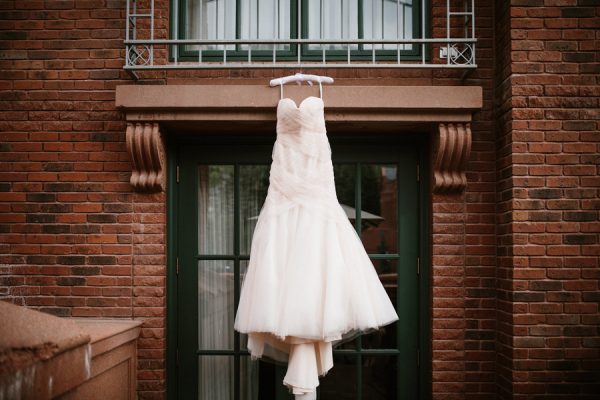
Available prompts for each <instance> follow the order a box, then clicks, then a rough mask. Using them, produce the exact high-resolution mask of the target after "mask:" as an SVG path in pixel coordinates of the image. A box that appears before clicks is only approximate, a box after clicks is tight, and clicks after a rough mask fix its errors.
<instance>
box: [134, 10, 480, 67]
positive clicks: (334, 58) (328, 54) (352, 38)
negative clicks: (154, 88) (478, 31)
mask: <svg viewBox="0 0 600 400" xmlns="http://www.w3.org/2000/svg"><path fill="white" fill-rule="evenodd" d="M154 3H155V0H128V1H127V13H126V40H125V45H126V60H125V69H126V70H128V71H136V70H143V69H197V68H273V67H283V68H298V67H302V68H311V67H314V68H348V67H350V68H380V67H384V68H407V67H409V68H415V67H417V68H475V67H476V63H475V43H476V41H477V40H476V38H475V11H474V0H447V2H446V7H438V6H436V8H435V11H436V12H435V13H431V12H430V0H332V1H325V0H171V4H170V9H169V10H168V11H167V10H157V9H156V8H155V4H154ZM157 4H158V3H157ZM432 14H433V15H432ZM166 15H168V24H169V27H170V29H169V32H171V33H170V35H171V36H170V38H168V39H167V38H166V37H164V35H165V34H166V33H167V31H166V29H164V28H165V26H162V25H164V23H165V22H166V20H165V16H166ZM433 18H435V20H433ZM159 21H160V22H159ZM431 26H437V27H439V28H437V29H436V30H435V36H436V37H435V38H433V37H432V35H430V33H429V32H430V30H431V29H430V27H431ZM159 27H160V28H161V29H158V28H159ZM161 36H163V37H162V38H161ZM165 49H166V50H167V51H166V52H165V51H164V50H165Z"/></svg>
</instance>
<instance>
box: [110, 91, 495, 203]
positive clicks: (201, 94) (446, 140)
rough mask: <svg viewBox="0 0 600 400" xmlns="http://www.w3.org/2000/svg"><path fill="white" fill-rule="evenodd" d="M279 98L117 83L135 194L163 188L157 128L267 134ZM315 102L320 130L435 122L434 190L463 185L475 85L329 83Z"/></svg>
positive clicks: (298, 94)
mask: <svg viewBox="0 0 600 400" xmlns="http://www.w3.org/2000/svg"><path fill="white" fill-rule="evenodd" d="M318 94H319V88H318V86H316V87H315V86H313V87H312V88H311V87H309V86H306V85H304V86H296V85H286V86H285V87H284V97H290V98H292V99H293V100H294V101H295V102H296V104H298V105H299V104H300V102H301V101H302V99H304V98H306V97H308V96H318ZM279 99H280V91H279V88H278V87H277V88H271V87H269V86H267V85H125V86H117V92H116V105H117V107H118V108H119V109H121V110H123V111H124V112H125V118H126V120H127V121H128V124H127V148H128V150H129V153H130V155H131V159H132V161H133V173H132V175H131V184H132V185H133V186H134V188H135V189H136V190H138V191H161V190H164V189H165V174H164V167H165V162H164V159H165V156H164V145H163V138H162V136H161V129H162V131H163V134H164V133H165V132H170V133H169V134H174V133H178V132H188V133H189V132H192V133H193V134H202V132H215V131H216V130H217V129H223V126H228V127H229V128H231V127H232V126H233V127H234V128H235V130H236V131H237V132H238V133H240V132H242V131H243V132H246V131H247V132H249V133H252V132H253V130H255V131H256V130H257V129H258V130H260V129H262V128H265V129H271V130H272V131H273V133H274V132H275V125H274V123H275V121H276V118H277V115H276V109H277V104H278V101H279ZM323 99H324V101H325V119H326V121H327V128H328V133H329V132H330V131H331V132H332V133H333V134H335V133H336V132H346V131H350V130H352V129H354V130H356V129H361V130H363V131H364V129H363V128H365V129H366V128H368V129H373V130H377V131H387V132H392V133H394V132H395V133H402V132H407V131H415V132H419V131H420V132H424V133H425V132H432V128H433V127H435V128H434V129H433V132H434V140H435V143H436V154H435V167H434V184H433V186H434V190H435V191H437V192H446V193H450V192H461V191H462V190H464V188H465V186H466V175H465V168H466V165H467V160H468V157H469V154H470V151H471V127H470V124H469V123H470V122H471V120H472V114H473V113H474V112H475V111H477V110H479V109H481V108H482V106H483V97H482V88H481V87H478V86H352V85H347V86H341V85H332V86H326V87H324V88H323ZM232 122H235V125H232V124H231V123H232ZM159 124H160V128H159ZM257 127H258V128H257ZM261 127H262V128H261ZM171 132H172V133H171ZM263 133H264V129H263Z"/></svg>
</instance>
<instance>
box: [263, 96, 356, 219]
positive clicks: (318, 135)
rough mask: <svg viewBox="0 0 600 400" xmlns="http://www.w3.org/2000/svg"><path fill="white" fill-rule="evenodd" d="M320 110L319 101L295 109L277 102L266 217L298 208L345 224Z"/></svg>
mask: <svg viewBox="0 0 600 400" xmlns="http://www.w3.org/2000/svg"><path fill="white" fill-rule="evenodd" d="M323 109H324V107H323V100H321V99H320V98H319V97H307V98H306V99H304V100H303V101H302V103H300V106H299V107H297V106H296V103H294V101H293V100H292V99H289V98H284V99H281V100H280V101H279V104H278V107H277V140H276V141H275V145H274V146H273V155H272V158H273V162H272V164H271V170H270V175H269V192H268V195H267V199H266V202H265V210H264V212H265V213H266V214H277V213H279V212H281V211H285V210H286V209H289V208H290V207H293V206H297V205H302V206H304V207H310V208H312V209H314V210H315V211H318V210H320V211H321V212H322V215H325V216H329V217H330V218H334V219H337V220H339V221H340V222H344V223H346V222H347V218H346V216H345V214H344V212H343V210H342V208H341V207H340V205H339V203H338V200H337V196H336V192H335V182H334V174H333V164H332V162H331V147H330V145H329V141H328V139H327V133H326V129H325V116H324V112H323Z"/></svg>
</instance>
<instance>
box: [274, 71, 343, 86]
mask: <svg viewBox="0 0 600 400" xmlns="http://www.w3.org/2000/svg"><path fill="white" fill-rule="evenodd" d="M303 81H307V82H308V84H309V85H311V86H312V83H313V81H315V82H319V83H333V78H330V77H329V76H321V75H310V74H302V73H300V72H297V73H296V74H294V75H288V76H283V77H281V78H276V79H271V83H270V84H271V86H277V85H285V84H286V83H289V82H298V84H299V85H300V84H301V82H303Z"/></svg>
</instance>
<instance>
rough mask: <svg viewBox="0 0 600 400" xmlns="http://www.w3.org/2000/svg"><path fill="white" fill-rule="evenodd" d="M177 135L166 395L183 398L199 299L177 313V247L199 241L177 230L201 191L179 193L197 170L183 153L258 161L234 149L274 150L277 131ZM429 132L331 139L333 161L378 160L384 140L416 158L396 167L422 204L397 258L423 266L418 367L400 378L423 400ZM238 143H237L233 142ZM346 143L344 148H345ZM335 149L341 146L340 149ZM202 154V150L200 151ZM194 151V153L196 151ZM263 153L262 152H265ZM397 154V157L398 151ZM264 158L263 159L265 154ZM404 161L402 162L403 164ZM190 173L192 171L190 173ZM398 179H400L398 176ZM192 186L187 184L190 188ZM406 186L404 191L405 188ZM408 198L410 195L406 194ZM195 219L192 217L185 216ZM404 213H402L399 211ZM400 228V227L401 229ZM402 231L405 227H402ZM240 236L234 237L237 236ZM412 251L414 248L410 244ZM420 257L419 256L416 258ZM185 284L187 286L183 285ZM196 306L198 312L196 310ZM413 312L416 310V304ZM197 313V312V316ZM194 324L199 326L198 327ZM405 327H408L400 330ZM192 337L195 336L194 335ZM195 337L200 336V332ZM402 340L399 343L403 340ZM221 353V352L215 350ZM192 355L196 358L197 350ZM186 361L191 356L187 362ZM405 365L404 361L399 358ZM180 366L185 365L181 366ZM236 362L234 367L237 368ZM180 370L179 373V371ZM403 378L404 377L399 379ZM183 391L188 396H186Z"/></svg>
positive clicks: (171, 159) (427, 380)
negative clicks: (183, 332)
mask: <svg viewBox="0 0 600 400" xmlns="http://www.w3.org/2000/svg"><path fill="white" fill-rule="evenodd" d="M174 136H175V135H173V136H171V137H169V138H168V139H167V149H168V150H167V164H168V165H167V167H168V169H167V173H168V187H167V230H168V232H167V235H168V239H167V263H168V264H167V371H166V372H167V398H168V399H173V400H174V399H179V398H189V393H179V388H180V383H179V381H180V380H181V379H183V380H184V381H190V380H195V379H197V368H196V367H193V366H192V365H189V366H187V365H184V364H188V363H189V362H190V360H191V358H190V357H187V358H185V360H184V357H180V355H179V354H178V348H183V347H187V346H192V344H191V343H178V334H177V332H178V330H179V329H182V328H184V327H183V326H182V324H184V325H186V327H185V328H188V326H189V327H191V328H190V329H197V310H196V308H197V303H196V302H193V303H194V304H195V305H193V304H192V307H191V309H190V307H186V308H187V309H189V310H188V311H189V312H188V313H187V314H189V315H191V316H192V319H191V320H190V318H189V317H188V318H182V316H181V315H179V312H180V311H179V308H178V292H179V290H180V288H179V287H178V268H179V266H178V262H179V257H178V255H179V253H180V251H179V249H181V248H183V249H185V248H187V249H194V250H195V249H196V248H197V244H196V243H194V242H193V240H191V239H193V237H192V236H193V235H181V234H180V232H179V230H180V226H179V224H178V218H177V216H178V215H179V210H185V209H187V210H189V209H191V210H194V209H195V206H196V205H195V201H196V198H197V193H180V191H181V189H182V187H183V186H180V183H179V182H182V181H183V180H184V179H190V178H192V177H190V176H186V175H185V173H186V171H193V170H194V164H197V159H192V158H191V157H189V156H188V157H185V156H184V153H185V152H186V151H187V152H189V151H190V150H192V149H195V150H201V149H203V148H205V147H207V146H216V145H220V146H222V147H223V148H227V149H228V150H229V153H230V156H229V157H228V158H229V160H224V159H223V158H219V161H218V162H219V163H226V162H228V161H229V162H244V161H245V162H256V159H255V158H254V159H253V156H252V154H251V153H249V152H238V151H235V149H236V148H237V147H239V146H244V145H260V146H261V147H263V146H266V147H263V152H265V151H268V152H269V154H270V151H271V149H272V146H273V140H274V138H273V135H256V136H248V135H246V136H233V135H226V136H223V135H220V136H218V137H217V136H208V135H205V136H204V135H203V136H201V137H198V136H197V135H196V136H178V137H174ZM424 137H427V135H406V134H403V135H402V136H399V135H390V134H387V135H385V136H374V135H368V136H363V135H351V136H342V135H339V134H338V135H330V142H331V146H332V149H333V155H332V157H333V161H334V163H335V162H344V161H346V162H369V163H372V162H380V161H379V160H378V159H380V158H381V157H379V154H378V157H377V158H376V159H373V157H372V156H370V154H372V153H371V152H370V151H369V148H370V147H372V148H373V149H375V148H377V150H378V151H379V152H381V151H382V149H384V152H387V150H385V148H384V147H382V145H387V144H389V145H393V144H395V145H396V146H398V145H401V146H400V147H396V149H397V148H400V149H401V151H404V150H405V149H406V157H408V158H407V159H408V160H410V163H413V164H412V165H413V167H412V168H411V167H410V166H409V164H406V165H405V168H400V169H399V170H398V175H399V179H400V176H401V174H402V175H404V176H403V178H402V179H404V180H407V179H409V175H411V176H412V177H414V181H415V188H416V190H417V191H418V196H417V198H418V204H412V206H415V207H417V208H418V210H419V211H418V213H417V214H413V215H408V214H407V215H405V217H406V218H414V222H415V223H417V224H418V229H419V231H420V232H419V235H418V237H412V238H411V236H408V237H409V238H411V240H412V241H413V243H411V244H410V245H409V247H412V248H413V249H414V252H413V253H410V252H404V253H403V252H402V249H400V251H399V252H400V253H401V256H400V258H399V262H400V263H409V262H411V263H412V262H414V263H415V264H416V265H415V269H416V268H419V266H420V268H419V275H418V283H417V286H418V291H419V293H417V294H416V295H417V296H416V297H417V298H418V302H419V304H418V307H417V308H416V309H417V310H418V313H419V314H420V315H421V318H419V321H420V322H419V324H420V326H419V327H418V331H419V332H418V334H417V340H418V342H419V343H417V348H418V349H419V352H418V353H417V355H416V356H415V358H416V361H415V369H414V370H410V369H409V368H404V369H401V368H398V375H399V377H400V376H401V375H402V376H404V377H405V378H404V379H406V378H407V377H410V381H413V380H418V382H419V384H418V385H417V388H416V391H417V392H416V393H415V392H414V391H413V390H411V389H410V388H409V390H408V391H407V392H406V393H402V390H403V389H404V388H399V389H398V390H399V391H401V398H407V399H419V400H427V399H429V398H430V397H431V329H430V326H431V322H430V321H431V302H430V298H431V295H430V289H429V288H430V269H429V268H428V267H427V266H429V265H430V258H429V254H430V251H429V235H430V233H429V227H430V218H429V216H430V207H429V204H430V200H429V179H425V177H429V171H428V165H429V162H428V149H429V145H428V143H427V140H426V139H423V138H424ZM232 143H234V145H232ZM386 147H387V149H388V150H389V151H393V150H394V146H386ZM343 148H345V149H344V150H342V149H343ZM336 149H337V150H338V151H337V152H336ZM232 150H233V151H232ZM202 153H204V152H202ZM336 153H340V154H342V156H341V157H338V156H336ZM194 154H196V153H194ZM204 156H205V157H206V159H202V162H203V163H204V162H206V163H211V162H217V159H216V158H214V157H211V156H210V153H204ZM263 156H264V155H263ZM396 157H398V156H396ZM260 162H262V163H264V159H263V160H261V161H260ZM401 166H402V165H401ZM188 173H189V172H188ZM399 181H400V180H399ZM192 186H193V185H188V186H187V187H188V188H191V187H192ZM188 191H189V189H188ZM402 192H403V191H400V193H402ZM405 200H406V199H405ZM398 201H399V203H400V204H399V210H402V205H403V204H402V202H403V199H402V195H400V196H399V200H398ZM404 205H407V206H409V208H410V206H411V205H410V204H408V203H404ZM356 207H357V209H359V208H360V204H357V205H356ZM187 217H188V218H191V217H193V216H189V215H188V216H187ZM399 218H400V215H399ZM359 223H360V220H359V221H357V224H359ZM401 229H402V228H401ZM400 234H401V232H400ZM238 240H239V238H236V241H238ZM409 250H410V248H409ZM405 253H409V254H412V256H406V257H414V260H409V259H405V260H404V261H403V260H402V259H403V257H404V258H406V257H405V256H404V254H405ZM417 258H418V260H417ZM397 283H398V293H402V290H409V289H410V288H404V287H403V286H402V285H403V283H405V282H403V281H402V280H400V279H398V282H397ZM186 284H187V285H196V284H197V283H196V282H195V281H194V280H193V279H189V280H186V281H185V282H183V283H181V285H186ZM238 284H239V283H238V280H237V279H236V280H235V285H236V286H237V285H238ZM182 288H184V287H183V286H182ZM234 290H235V292H236V293H239V287H235V289H234ZM194 310H196V311H194ZM405 311H406V312H411V311H410V310H405ZM413 311H414V309H413ZM194 312H195V314H196V315H195V317H194V315H193V314H194ZM194 325H195V327H194ZM398 328H399V329H398V340H402V337H403V335H406V334H408V332H407V331H406V330H409V329H412V328H411V327H410V326H403V324H399V325H398ZM402 329H404V330H405V332H402ZM190 337H192V335H190ZM196 337H197V336H196ZM238 340H239V339H238V336H237V335H236V343H235V344H236V348H237V347H238V343H237V341H238ZM399 343H400V342H399ZM337 351H338V352H343V351H344V350H337ZM370 352H373V354H375V353H376V352H377V350H371V351H364V350H363V351H362V352H361V353H362V354H359V355H358V357H361V356H362V355H369V354H370ZM217 353H218V351H217ZM194 357H196V356H195V355H194ZM186 360H187V361H186ZM399 366H401V363H399ZM180 367H181V368H180ZM237 369H238V368H237V365H236V370H237ZM178 371H181V373H178ZM401 381H402V380H401ZM183 396H185V397H183Z"/></svg>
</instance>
